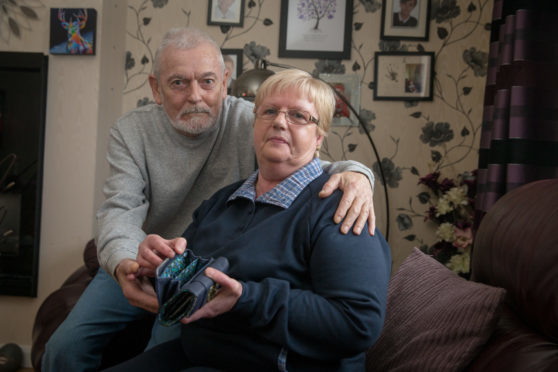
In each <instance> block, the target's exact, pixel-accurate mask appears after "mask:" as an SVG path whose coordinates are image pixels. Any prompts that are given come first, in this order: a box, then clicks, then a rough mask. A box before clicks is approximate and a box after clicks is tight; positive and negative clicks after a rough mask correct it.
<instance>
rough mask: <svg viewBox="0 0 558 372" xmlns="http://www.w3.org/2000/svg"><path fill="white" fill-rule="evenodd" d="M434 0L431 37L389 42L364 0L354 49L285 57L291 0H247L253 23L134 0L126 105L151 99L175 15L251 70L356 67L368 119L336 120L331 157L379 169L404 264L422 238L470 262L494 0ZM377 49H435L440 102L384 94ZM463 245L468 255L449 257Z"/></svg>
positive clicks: (190, 1) (356, 4)
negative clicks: (261, 66)
mask: <svg viewBox="0 0 558 372" xmlns="http://www.w3.org/2000/svg"><path fill="white" fill-rule="evenodd" d="M328 1H329V2H335V1H336V0H326V1H325V2H326V3H327V2H328ZM421 1H423V0H421ZM430 3H431V4H430V5H431V8H430V32H429V38H428V40H427V41H420V42H417V41H408V40H395V41H393V40H390V41H386V40H381V39H380V25H381V14H382V12H381V8H382V2H381V1H378V0H354V1H353V24H352V40H351V46H352V48H351V59H350V60H338V61H332V60H321V59H305V58H279V57H278V45H279V25H280V22H281V19H280V1H276V0H245V2H244V5H245V9H244V22H243V27H231V26H228V25H227V26H214V25H211V26H210V25H207V12H208V2H201V1H199V0H183V1H168V0H128V9H129V10H128V19H127V26H126V29H127V40H126V50H127V51H126V57H125V76H124V79H125V88H124V91H123V108H122V111H123V112H125V111H128V110H130V109H132V108H134V107H137V106H141V105H144V104H146V103H148V102H151V101H152V96H151V91H150V89H149V86H148V83H147V77H148V74H149V73H150V71H151V63H152V59H153V56H154V53H155V49H156V48H157V45H158V43H159V41H160V39H161V37H162V35H163V34H164V32H165V31H166V30H167V29H168V28H170V27H175V26H194V27H198V28H201V29H204V30H205V31H207V32H209V33H210V34H211V35H212V36H213V37H214V38H215V39H216V40H217V42H218V43H219V44H220V45H221V47H222V48H228V49H241V50H242V51H243V53H242V55H243V62H242V64H243V70H244V71H246V70H249V69H251V68H253V67H254V66H253V62H255V60H257V59H258V58H264V57H265V58H266V59H268V60H269V61H271V62H276V63H280V64H285V65H289V66H295V67H298V68H301V69H304V70H306V71H309V72H312V73H313V74H324V73H328V74H355V75H357V76H358V78H359V81H360V107H359V108H357V109H359V113H360V116H361V118H362V119H363V121H364V124H365V125H364V127H365V129H363V128H362V126H335V127H333V128H332V130H331V131H330V133H329V136H328V138H327V141H326V143H325V144H324V146H323V147H322V154H321V157H322V158H324V159H326V160H344V159H353V160H357V161H360V162H362V163H363V164H365V165H367V166H368V167H370V168H372V169H373V170H374V172H375V175H376V180H377V182H376V185H375V193H374V194H375V210H376V215H377V226H378V228H379V229H380V230H381V231H382V232H383V233H384V235H388V238H389V243H390V246H391V247H392V252H393V261H394V266H397V265H398V264H400V263H401V261H402V260H403V259H404V258H405V257H406V256H407V255H408V254H409V253H410V252H411V250H412V248H413V247H414V246H418V247H420V248H422V249H423V250H424V251H427V252H429V253H430V254H433V255H436V256H438V258H439V259H440V260H441V261H442V262H444V263H446V264H447V265H448V266H450V268H452V269H453V270H454V271H457V272H462V273H466V272H467V271H468V267H467V265H468V260H467V252H468V251H467V250H468V249H469V248H470V241H471V239H472V236H471V235H470V230H468V228H469V227H470V226H469V224H470V221H469V220H470V219H469V218H468V216H467V215H464V214H463V213H467V212H461V210H462V208H461V207H459V208H458V206H465V207H466V206H467V205H470V204H471V203H473V200H472V197H474V190H473V189H471V187H470V186H471V185H474V182H471V177H474V170H475V168H476V167H477V161H478V149H479V137H480V128H481V123H482V107H483V105H482V102H483V96H484V85H485V80H486V70H487V63H488V43H489V37H490V25H489V22H490V19H491V12H492V5H493V0H432V1H431V2H430ZM321 22H327V17H326V18H324V19H322V20H321ZM378 51H384V52H389V51H414V52H416V51H427V52H434V55H435V64H434V66H435V75H434V94H433V95H434V99H433V101H375V100H373V89H374V87H375V82H374V73H373V72H374V53H375V52H378ZM271 69H273V68H271ZM372 145H374V146H372ZM380 164H381V168H382V169H381V170H383V177H382V176H381V172H380ZM433 179H434V180H435V181H436V182H438V184H440V185H445V186H450V187H449V188H446V189H442V190H441V189H440V188H439V187H438V188H432V187H431V186H432V185H433V183H432V182H430V183H428V182H427V181H429V180H433ZM465 181H466V182H465ZM452 187H457V188H459V190H454V191H452V192H451V193H450V195H452V196H454V198H453V199H451V200H450V199H448V197H444V194H445V193H446V192H447V191H449V190H450V189H451V188H452ZM440 192H441V193H440ZM386 195H387V198H386ZM459 195H461V198H459ZM443 203H445V204H443ZM442 204H443V206H442ZM444 208H445V209H444ZM448 208H449V209H448ZM465 210H467V208H465ZM441 212H444V213H441ZM446 213H449V214H451V215H452V216H457V217H459V218H453V219H452V220H451V221H453V222H450V223H451V224H452V226H451V227H450V226H448V225H444V226H443V227H442V224H443V223H444V222H448V220H444V221H443V222H441V221H442V219H441V218H440V216H442V217H443V216H444V215H445V214H446ZM436 214H438V216H436ZM452 256H456V257H458V258H459V259H454V260H453V262H450V261H451V258H452Z"/></svg>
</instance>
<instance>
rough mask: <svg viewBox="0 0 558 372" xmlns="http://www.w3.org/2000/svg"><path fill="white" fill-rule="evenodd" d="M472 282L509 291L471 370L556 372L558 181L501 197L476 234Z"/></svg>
mask: <svg viewBox="0 0 558 372" xmlns="http://www.w3.org/2000/svg"><path fill="white" fill-rule="evenodd" d="M472 280H474V281H477V282H482V283H485V284H489V285H492V286H496V287H502V288H505V289H506V291H507V294H506V299H505V305H504V309H503V312H502V315H501V316H500V320H499V322H498V324H497V326H496V330H495V331H494V333H493V334H492V337H491V338H490V339H489V341H488V343H487V344H486V345H485V346H484V348H483V349H482V351H481V353H480V354H479V355H478V356H477V357H476V358H475V360H474V361H473V363H472V365H471V366H470V370H471V371H537V372H543V371H558V179H550V180H542V181H536V182H532V183H530V184H527V185H524V186H521V187H519V188H517V189H515V190H513V191H510V192H509V193H507V194H506V195H504V196H503V197H502V198H501V199H499V200H498V201H497V202H496V203H495V204H494V205H493V207H492V208H491V209H490V210H489V211H488V213H487V214H486V215H485V217H484V218H483V220H482V222H481V225H480V226H479V229H478V231H477V233H476V235H475V244H474V252H473V261H472Z"/></svg>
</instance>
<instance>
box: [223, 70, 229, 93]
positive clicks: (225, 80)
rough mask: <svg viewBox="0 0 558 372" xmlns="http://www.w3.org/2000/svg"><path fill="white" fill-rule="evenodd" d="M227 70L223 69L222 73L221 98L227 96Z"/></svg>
mask: <svg viewBox="0 0 558 372" xmlns="http://www.w3.org/2000/svg"><path fill="white" fill-rule="evenodd" d="M229 75H230V74H229V70H227V69H225V73H224V74H223V99H225V98H226V97H227V81H229Z"/></svg>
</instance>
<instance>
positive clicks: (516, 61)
mask: <svg viewBox="0 0 558 372" xmlns="http://www.w3.org/2000/svg"><path fill="white" fill-rule="evenodd" d="M557 3H558V1H556V2H555V1H536V0H535V1H517V0H515V1H510V0H495V1H494V8H493V17H492V18H493V20H492V31H491V42H490V49H489V65H488V74H487V81H486V88H485V97H484V112H483V123H482V131H481V140H480V149H479V169H478V174H477V180H478V181H477V182H478V184H477V199H476V205H475V209H476V216H475V225H476V226H478V225H479V223H480V220H481V219H482V216H484V214H485V213H486V211H487V210H488V209H489V208H490V207H491V206H492V205H493V204H494V203H495V202H496V200H498V199H499V198H500V197H501V196H502V195H504V194H505V193H506V192H508V191H511V190H513V189H515V188H517V187H519V186H521V185H523V184H526V183H529V182H532V181H536V180H540V179H546V178H557V177H558V12H557V9H558V4H557Z"/></svg>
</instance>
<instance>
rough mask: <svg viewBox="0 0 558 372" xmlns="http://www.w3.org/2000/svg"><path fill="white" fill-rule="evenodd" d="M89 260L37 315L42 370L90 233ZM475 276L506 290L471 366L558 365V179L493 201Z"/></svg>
mask: <svg viewBox="0 0 558 372" xmlns="http://www.w3.org/2000/svg"><path fill="white" fill-rule="evenodd" d="M84 261H85V264H84V266H83V267H81V268H79V269H78V270H77V271H76V272H75V273H74V274H72V275H71V276H70V277H69V278H68V280H66V282H64V284H63V285H62V287H61V288H60V289H58V290H57V291H55V292H54V293H53V294H51V295H50V296H49V297H48V298H47V299H46V300H45V302H44V303H43V305H42V306H41V308H40V309H39V312H38V314H37V316H36V319H35V325H34V327H33V345H32V350H31V357H32V362H33V366H34V367H35V369H36V370H37V371H40V361H41V357H42V354H43V352H44V345H45V343H46V341H47V340H48V338H49V337H50V335H51V334H52V332H53V331H54V330H55V329H56V327H57V326H58V325H59V324H60V323H61V322H62V320H63V319H64V318H65V317H66V315H67V314H68V313H69V311H70V310H71V308H72V307H73V305H74V304H75V302H76V301H77V299H78V298H79V295H80V294H81V292H82V291H83V289H84V288H85V287H86V286H87V284H88V283H89V281H90V280H91V278H92V276H93V275H94V274H95V273H96V271H97V268H98V262H97V258H96V251H95V247H94V244H93V242H92V241H90V242H89V243H87V246H86V249H85V252H84ZM472 280H473V281H477V282H481V283H485V284H489V285H491V286H494V287H502V288H505V289H506V291H507V292H506V293H507V294H506V299H505V303H504V306H503V310H502V313H501V315H500V317H499V321H498V323H497V325H496V329H495V331H494V332H493V333H492V336H491V337H490V338H489V340H488V341H487V343H486V344H485V345H484V346H483V347H482V348H481V351H480V353H478V354H477V355H476V356H475V357H474V358H473V361H472V363H471V364H470V365H469V367H468V368H467V370H469V371H474V372H477V371H483V372H485V371H508V372H510V371H511V372H513V371H518V372H519V371H521V372H524V371H537V372H545V371H558V179H552V180H544V181H537V182H533V183H531V184H528V185H524V186H522V187H520V188H518V189H515V190H513V191H511V192H509V193H508V194H506V195H505V196H504V197H502V198H501V199H500V200H499V201H498V202H497V203H496V204H495V205H494V206H493V207H492V208H491V209H490V211H489V212H488V213H487V214H486V215H485V217H484V219H483V220H482V223H481V225H480V227H479V230H478V231H477V233H476V236H475V244H474V250H473V262H472ZM151 322H152V320H151V319H148V320H146V321H145V322H143V323H142V324H133V325H131V326H130V327H128V328H127V329H126V331H125V332H124V334H120V335H118V336H117V337H115V339H114V340H113V342H112V344H111V347H109V348H108V349H109V350H111V352H112V354H110V355H109V354H107V355H105V354H104V355H103V365H104V366H108V365H111V364H114V363H116V362H118V361H120V360H124V359H127V358H129V357H130V356H131V355H134V354H135V353H138V352H140V351H141V350H142V349H143V347H144V345H145V344H146V341H147V337H148V336H149V333H150V332H149V331H150V329H151V324H152V323H151ZM124 339H126V340H127V341H123V340H124ZM126 345H128V347H125V346H126ZM372 362H374V361H372ZM368 369H369V370H370V368H368Z"/></svg>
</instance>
